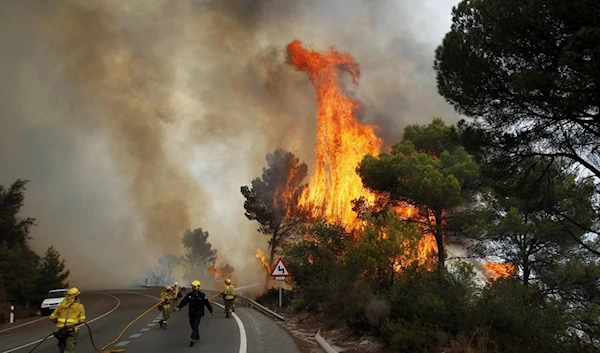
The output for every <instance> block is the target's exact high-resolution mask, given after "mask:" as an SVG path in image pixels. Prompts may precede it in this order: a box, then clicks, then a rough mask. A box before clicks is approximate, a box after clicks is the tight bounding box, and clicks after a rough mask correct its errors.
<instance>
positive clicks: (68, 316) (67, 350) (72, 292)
mask: <svg viewBox="0 0 600 353" xmlns="http://www.w3.org/2000/svg"><path fill="white" fill-rule="evenodd" d="M80 294H81V292H80V291H79V289H77V288H76V287H73V288H71V289H69V290H68V291H67V296H66V297H65V299H63V300H62V302H61V303H60V304H59V305H58V307H57V308H56V309H54V312H52V314H51V315H50V320H52V321H53V322H54V323H56V331H54V333H53V335H54V337H56V339H57V340H58V350H59V352H60V353H73V352H74V351H75V346H76V345H77V336H78V335H79V327H78V325H81V324H83V323H84V322H85V308H84V306H83V304H81V303H80V302H79V295H80Z"/></svg>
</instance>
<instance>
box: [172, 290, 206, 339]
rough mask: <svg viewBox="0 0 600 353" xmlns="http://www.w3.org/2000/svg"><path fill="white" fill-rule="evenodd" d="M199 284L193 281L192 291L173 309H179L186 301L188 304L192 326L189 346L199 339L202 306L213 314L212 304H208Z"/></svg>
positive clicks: (202, 313) (202, 312) (202, 314)
mask: <svg viewBox="0 0 600 353" xmlns="http://www.w3.org/2000/svg"><path fill="white" fill-rule="evenodd" d="M200 286H201V283H200V281H198V280H195V281H193V282H192V291H191V292H190V293H188V294H187V295H186V296H185V297H184V298H183V299H182V300H181V303H179V305H178V306H177V308H176V309H175V311H179V310H181V308H183V307H184V306H186V305H187V304H188V303H189V304H190V307H189V314H188V315H189V319H190V327H191V328H192V335H191V336H190V338H191V340H190V347H193V346H194V343H196V342H198V341H199V340H200V332H199V331H198V326H199V325H200V320H202V316H204V307H205V306H206V308H207V309H208V311H209V312H210V314H211V315H213V308H212V305H210V302H209V301H208V298H207V297H206V294H204V293H202V292H201V291H200ZM213 316H214V315H213Z"/></svg>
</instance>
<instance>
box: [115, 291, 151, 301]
mask: <svg viewBox="0 0 600 353" xmlns="http://www.w3.org/2000/svg"><path fill="white" fill-rule="evenodd" d="M121 293H129V294H137V295H143V296H144V297H148V298H152V299H155V300H159V299H160V298H159V297H155V296H153V295H150V294H146V293H138V292H121Z"/></svg>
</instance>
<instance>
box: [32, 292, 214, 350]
mask: <svg viewBox="0 0 600 353" xmlns="http://www.w3.org/2000/svg"><path fill="white" fill-rule="evenodd" d="M219 295H221V294H220V293H219V294H216V295H213V296H212V297H210V298H208V300H212V299H214V298H216V297H218V296H219ZM164 302H165V300H161V301H159V302H158V303H156V304H154V305H153V306H152V307H150V309H148V310H146V311H145V312H143V313H142V314H140V315H139V316H138V317H136V318H135V319H133V320H132V321H131V322H130V323H129V324H127V326H125V328H124V329H123V330H122V331H121V333H119V335H118V336H117V338H115V339H114V340H113V341H111V342H109V343H107V344H105V345H104V347H102V348H100V349H98V347H97V346H96V344H95V343H94V337H93V335H92V329H91V328H90V325H88V324H87V322H84V323H82V324H81V325H78V326H77V327H78V328H79V327H81V326H83V325H85V327H87V329H88V331H89V333H90V341H91V342H92V347H94V350H96V352H98V353H121V352H125V349H107V348H108V347H110V346H112V345H113V344H115V343H116V342H118V341H119V340H120V339H121V337H123V334H124V333H125V332H126V331H127V330H128V329H129V328H130V327H131V325H133V324H134V323H135V322H136V321H138V320H139V319H141V318H142V317H144V316H146V314H148V313H149V312H150V311H152V310H154V309H155V308H157V307H158V306H160V305H161V304H163V303H164ZM53 336H54V335H53V334H51V335H48V336H46V337H45V338H44V339H42V340H41V341H40V342H38V344H36V345H35V346H34V347H33V348H31V350H30V351H29V353H32V352H33V351H35V350H36V349H37V348H38V347H39V346H41V345H42V343H44V342H46V341H47V340H48V339H49V338H50V337H53Z"/></svg>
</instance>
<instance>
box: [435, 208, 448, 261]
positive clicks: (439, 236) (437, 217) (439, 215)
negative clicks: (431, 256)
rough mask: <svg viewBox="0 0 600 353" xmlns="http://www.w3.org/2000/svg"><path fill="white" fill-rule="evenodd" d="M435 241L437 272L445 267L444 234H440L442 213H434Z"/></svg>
mask: <svg viewBox="0 0 600 353" xmlns="http://www.w3.org/2000/svg"><path fill="white" fill-rule="evenodd" d="M434 217H435V241H436V243H437V248H438V266H437V269H438V271H440V272H441V271H443V270H444V269H445V268H446V266H445V262H446V254H445V253H444V234H443V232H442V212H441V211H440V212H438V211H435V212H434Z"/></svg>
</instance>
